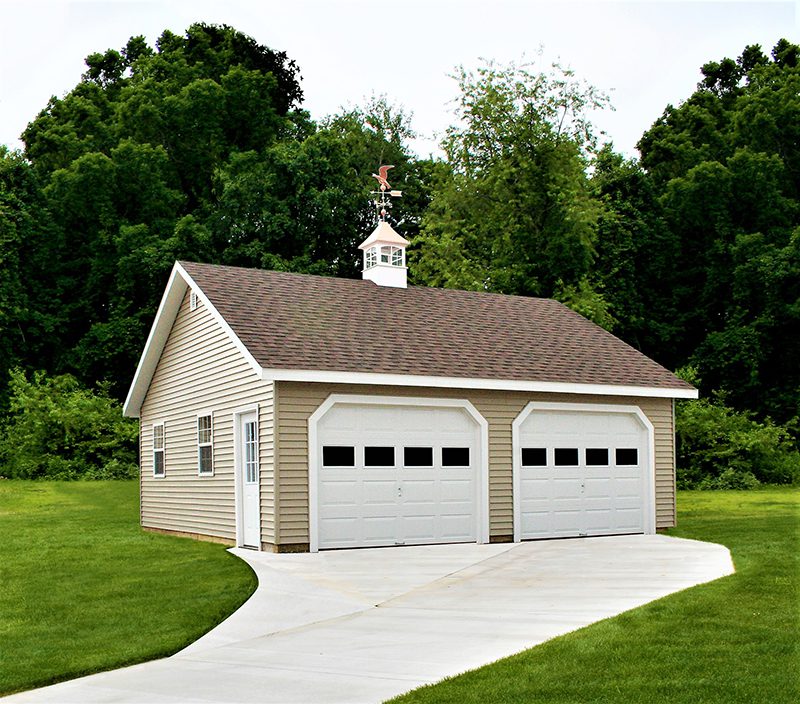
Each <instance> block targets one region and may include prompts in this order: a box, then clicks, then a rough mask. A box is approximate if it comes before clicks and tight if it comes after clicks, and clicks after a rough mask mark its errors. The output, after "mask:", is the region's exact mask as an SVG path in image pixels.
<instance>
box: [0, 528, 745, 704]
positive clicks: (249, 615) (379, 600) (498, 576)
mask: <svg viewBox="0 0 800 704" xmlns="http://www.w3.org/2000/svg"><path fill="white" fill-rule="evenodd" d="M232 552H234V553H235V554H236V555H238V556H239V557H241V558H242V559H244V560H246V561H247V562H248V563H249V564H250V565H251V566H252V567H253V569H254V570H255V571H256V573H257V574H258V579H259V586H258V589H257V591H256V592H255V594H254V595H253V596H252V598H251V599H250V600H249V601H248V602H247V603H246V604H245V605H244V606H242V608H240V609H239V611H237V612H236V613H235V614H233V616H231V617H230V618H229V619H228V620H227V621H225V622H224V623H222V624H221V625H220V626H218V627H217V628H216V629H214V630H213V631H211V632H210V633H208V634H207V635H205V636H204V637H203V638H201V639H200V640H198V641H197V642H195V643H193V644H192V645H191V646H189V647H188V648H186V649H185V650H183V651H182V652H180V653H178V654H177V655H174V656H172V657H170V658H165V659H163V660H157V661H154V662H149V663H144V664H141V665H135V666H133V667H128V668H124V669H121V670H114V671H112V672H105V673H101V674H98V675H92V676H90V677H84V678H81V679H78V680H72V681H70V682H65V683H62V684H57V685H53V686H51V687H45V688H43V689H38V690H33V691H30V692H24V693H22V694H19V695H14V696H11V697H9V698H8V699H6V700H4V702H8V704H12V703H14V704H17V703H22V702H75V703H80V704H89V703H91V702H143V703H144V702H148V703H154V702H304V703H306V702H313V703H318V704H324V703H328V702H380V701H383V700H384V699H387V698H389V697H392V696H394V695H396V694H400V693H401V692H405V691H407V690H409V689H413V688H415V687H418V686H420V685H423V684H427V683H430V682H436V681H438V680H440V679H442V678H444V677H446V676H448V675H455V674H457V673H459V672H463V671H464V670H469V669H472V668H476V667H479V666H480V665H483V664H485V663H489V662H492V661H494V660H497V659H498V658H502V657H504V656H507V655H511V654H512V653H516V652H518V651H520V650H523V649H525V648H530V647H532V646H534V645H537V644H539V643H541V642H543V641H545V640H548V639H549V638H553V637H554V636H558V635H561V634H563V633H567V632H568V631H572V630H575V629H576V628H581V627H582V626H586V625H588V624H590V623H593V622H595V621H599V620H601V619H604V618H607V617H609V616H614V615H615V614H618V613H621V612H622V611H626V610H628V609H631V608H634V607H636V606H640V605H641V604H645V603H647V602H648V601H652V600H653V599H658V598H659V597H662V596H665V595H667V594H670V593H672V592H676V591H679V590H681V589H686V588H687V587H691V586H693V585H695V584H700V583H702V582H708V581H710V580H713V579H717V578H718V577H722V576H724V575H727V574H731V573H732V572H733V564H732V562H731V558H730V554H729V552H728V550H727V549H726V548H724V547H722V546H720V545H714V544H711V543H702V542H697V541H692V540H681V539H678V538H670V537H667V536H662V535H634V536H615V537H603V538H582V539H575V540H551V541H536V542H527V543H521V544H502V545H433V546H424V547H402V548H383V549H365V550H340V551H333V552H324V553H319V554H300V555H273V554H268V553H257V552H252V551H248V550H238V549H237V550H233V551H232Z"/></svg>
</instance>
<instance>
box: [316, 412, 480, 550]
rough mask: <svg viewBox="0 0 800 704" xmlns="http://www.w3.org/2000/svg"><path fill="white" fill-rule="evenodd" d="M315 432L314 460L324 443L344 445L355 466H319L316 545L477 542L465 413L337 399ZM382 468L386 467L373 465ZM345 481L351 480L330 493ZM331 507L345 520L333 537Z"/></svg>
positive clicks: (472, 447)
mask: <svg viewBox="0 0 800 704" xmlns="http://www.w3.org/2000/svg"><path fill="white" fill-rule="evenodd" d="M316 430H317V448H318V451H317V455H318V457H323V455H324V448H325V446H326V445H331V446H342V445H347V446H351V447H353V453H352V454H353V455H354V457H355V461H354V463H355V466H354V467H324V466H320V467H318V473H317V477H318V485H319V489H318V492H317V495H318V497H319V500H318V505H317V516H318V521H317V525H318V531H317V544H318V546H319V547H320V548H325V547H344V546H356V545H394V544H414V543H416V544H427V543H435V542H443V541H452V540H464V541H467V540H469V541H474V540H476V539H477V533H478V531H477V518H478V506H477V496H478V474H479V470H478V463H479V460H480V452H479V448H480V442H481V436H480V432H481V431H480V427H479V426H478V424H477V422H476V421H475V420H474V419H473V418H472V416H471V415H469V414H468V413H467V412H466V411H465V410H464V409H461V408H438V407H434V406H430V407H427V406H425V407H414V406H402V405H380V404H363V405H361V404H357V403H353V404H349V403H345V402H342V403H341V404H336V405H334V406H332V407H331V408H330V409H329V411H328V412H327V413H326V414H325V415H323V416H322V417H321V418H320V419H319V421H318V422H317V426H316ZM366 448H381V449H380V450H375V449H371V450H370V451H366ZM386 448H392V449H391V450H387V449H386ZM406 448H417V449H415V450H414V451H411V452H408V453H407V452H406ZM445 449H446V451H445V452H443V450H445ZM329 455H331V453H330V452H329ZM341 455H342V453H339V456H341ZM343 456H344V457H345V459H344V460H338V461H340V462H342V463H345V462H346V460H347V458H348V457H350V455H348V454H345V455H343ZM367 462H369V463H370V466H367V465H366V463H367ZM461 462H464V464H465V465H466V466H459V465H460V463H461ZM383 463H385V464H387V465H388V464H392V466H374V465H380V464H383ZM415 463H420V464H424V465H430V466H414V464H415ZM450 465H454V466H450ZM345 477H347V478H348V479H349V480H351V483H350V484H349V485H347V486H346V488H345V485H344V484H341V485H340V486H337V487H335V488H334V485H336V484H337V481H339V480H341V479H343V478H345ZM354 477H355V478H354ZM329 485H330V486H329ZM348 491H352V497H351V500H350V501H349V502H347V501H346V500H345V496H346V494H347V492H348ZM334 508H336V509H337V512H336V513H335V516H336V517H337V518H339V517H344V514H345V513H347V512H349V514H350V516H349V518H350V519H352V520H351V522H350V523H349V524H347V525H346V527H339V526H336V528H335V539H333V540H332V539H331V534H330V532H329V531H331V530H334V528H332V527H331V526H329V524H328V522H326V517H328V516H331V515H332V514H331V511H332V509H334ZM342 525H343V526H344V525H345V524H342ZM348 530H349V531H350V534H349V535H348V534H346V533H347V531H348ZM345 544H346V545H345Z"/></svg>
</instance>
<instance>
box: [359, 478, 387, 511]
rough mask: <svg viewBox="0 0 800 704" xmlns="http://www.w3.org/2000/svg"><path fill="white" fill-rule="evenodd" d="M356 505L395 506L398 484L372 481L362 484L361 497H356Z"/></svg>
mask: <svg viewBox="0 0 800 704" xmlns="http://www.w3.org/2000/svg"><path fill="white" fill-rule="evenodd" d="M354 498H355V499H356V500H355V501H354V505H357V504H358V503H363V504H364V506H384V505H394V504H395V503H396V501H397V489H396V483H395V482H394V481H392V480H388V479H387V480H380V479H370V480H367V481H364V482H362V483H361V492H360V496H358V495H356V496H355V497H354Z"/></svg>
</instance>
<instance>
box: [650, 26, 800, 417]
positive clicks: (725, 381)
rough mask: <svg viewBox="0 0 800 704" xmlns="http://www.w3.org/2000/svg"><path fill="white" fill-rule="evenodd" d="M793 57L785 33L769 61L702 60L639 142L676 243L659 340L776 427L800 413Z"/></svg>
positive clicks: (797, 104)
mask: <svg viewBox="0 0 800 704" xmlns="http://www.w3.org/2000/svg"><path fill="white" fill-rule="evenodd" d="M799 55H800V48H798V47H797V46H796V45H793V44H790V43H789V42H787V41H785V40H781V41H780V42H778V44H777V45H776V46H775V48H774V49H773V51H772V53H771V57H767V56H766V55H765V54H764V53H763V52H762V50H761V48H760V47H758V46H748V47H746V48H745V50H744V51H743V53H742V54H741V56H739V57H738V58H737V59H735V60H733V59H723V60H721V61H718V62H709V63H707V64H705V65H704V66H703V68H702V72H703V76H704V78H703V80H702V81H701V82H700V84H699V85H698V89H697V91H696V92H695V93H694V94H693V95H692V96H691V97H690V98H689V99H688V100H687V101H686V102H685V103H683V104H682V105H679V106H678V107H673V106H668V107H667V109H666V110H665V111H664V114H663V115H662V117H661V118H660V119H659V120H658V121H657V122H656V123H655V124H654V125H653V126H652V128H651V129H650V130H648V132H646V133H645V135H644V136H643V137H642V139H641V140H640V142H639V149H640V151H641V154H642V160H641V164H642V166H643V167H644V168H645V170H646V172H647V176H648V178H649V179H650V181H651V183H652V184H653V187H654V188H655V191H656V193H657V194H658V200H659V207H660V209H661V211H662V213H663V218H664V223H665V225H666V227H667V228H668V230H669V232H670V233H671V235H672V242H673V243H674V244H675V245H676V247H675V248H673V249H672V257H673V267H672V273H670V272H665V274H666V278H665V283H667V284H668V287H669V289H670V291H671V298H672V301H673V303H672V306H671V310H672V312H671V313H669V309H667V310H666V311H664V312H666V313H668V314H669V315H671V316H672V321H671V323H672V330H671V337H669V338H668V337H664V338H662V340H660V341H659V342H657V343H656V344H661V345H664V346H666V345H670V346H671V348H672V349H673V351H674V358H675V360H676V362H677V363H685V362H687V361H691V362H692V363H694V364H695V365H696V366H697V368H698V370H699V373H700V378H701V380H702V384H703V390H704V391H706V392H710V391H711V390H720V391H722V392H724V393H725V394H726V395H727V398H728V399H729V401H730V402H731V403H732V404H733V405H734V406H736V407H737V408H740V409H747V408H750V409H752V410H756V411H758V412H759V413H760V414H761V415H762V416H763V415H773V416H774V417H776V418H777V419H778V420H780V421H782V422H783V421H787V420H789V419H791V418H793V417H795V416H797V415H798V411H799V410H800V407H799V406H798V398H800V372H799V371H798V367H797V363H796V361H797V359H800V338H798V336H797V334H796V333H795V332H794V330H796V329H800V318H799V317H798V315H800V297H799V296H798V294H799V293H800V292H799V291H798V288H797V281H798V280H800V267H798V266H797V264H798V262H797V234H796V233H797V229H798V227H799V226H800V127H799V126H798V125H800V66H799V65H798V56H799ZM655 312H656V314H657V315H658V314H659V311H658V309H655ZM664 322H667V321H664ZM667 329H668V328H666V327H665V328H664V330H665V331H667Z"/></svg>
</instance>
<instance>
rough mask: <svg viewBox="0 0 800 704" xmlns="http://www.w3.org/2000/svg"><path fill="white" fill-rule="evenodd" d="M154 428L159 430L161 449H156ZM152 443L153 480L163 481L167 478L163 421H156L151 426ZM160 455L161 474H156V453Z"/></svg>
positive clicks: (165, 437)
mask: <svg viewBox="0 0 800 704" xmlns="http://www.w3.org/2000/svg"><path fill="white" fill-rule="evenodd" d="M156 428H161V447H160V448H156ZM151 432H152V443H153V448H152V450H153V454H152V457H153V478H154V479H163V478H164V477H166V476H167V428H166V425H165V423H164V421H163V420H162V421H157V422H155V423H152V424H151ZM157 452H160V453H161V473H160V474H158V473H156V453H157Z"/></svg>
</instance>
